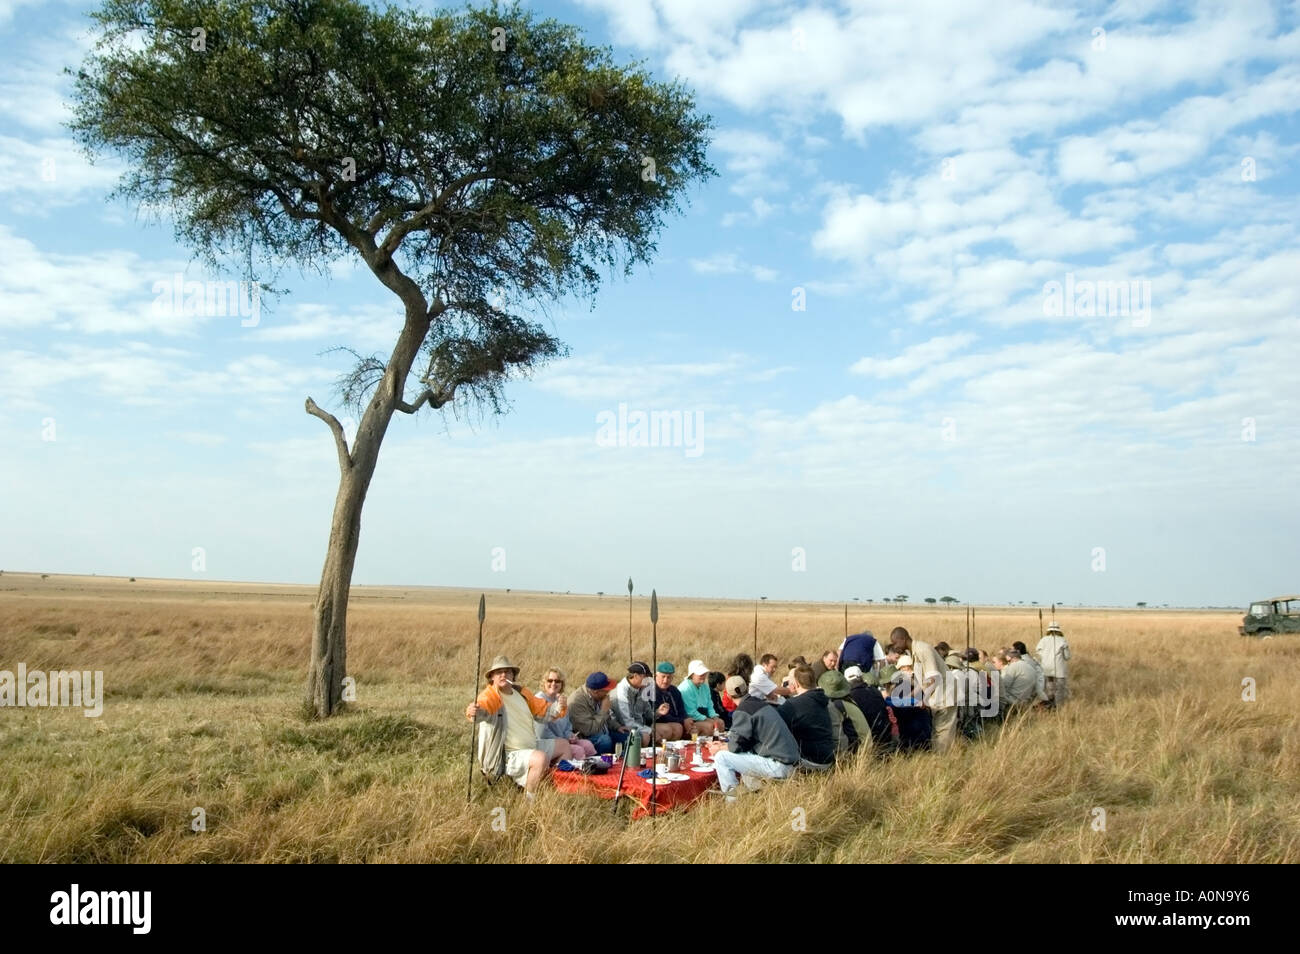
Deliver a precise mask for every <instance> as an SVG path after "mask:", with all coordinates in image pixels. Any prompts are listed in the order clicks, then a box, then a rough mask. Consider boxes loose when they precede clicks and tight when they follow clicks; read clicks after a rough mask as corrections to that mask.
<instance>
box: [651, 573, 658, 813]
mask: <svg viewBox="0 0 1300 954" xmlns="http://www.w3.org/2000/svg"><path fill="white" fill-rule="evenodd" d="M650 658H651V659H652V660H653V662H652V663H651V668H650V678H651V679H653V678H655V673H657V672H659V596H658V594H656V593H655V591H654V590H653V589H651V590H650ZM653 685H654V684H653V683H651V686H653ZM658 698H659V693H658V692H657V691H656V690H655V689H654V688H652V689H651V690H650V701H651V704H652V705H653V704H654V703H655V702H656V701H657V700H658ZM656 710H657V707H656ZM657 741H658V737H657V736H656V734H655V723H654V713H653V712H652V713H651V717H650V819H651V821H653V820H654V817H655V808H656V801H655V798H656V796H657V795H658V793H659V785H658V782H659V770H658V769H657V768H656V766H657V765H658V764H659V760H658V759H657V758H656V757H655V743H656V742H657Z"/></svg>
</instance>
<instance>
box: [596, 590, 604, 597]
mask: <svg viewBox="0 0 1300 954" xmlns="http://www.w3.org/2000/svg"><path fill="white" fill-rule="evenodd" d="M596 595H597V596H604V595H605V591H604V590H597V591H596Z"/></svg>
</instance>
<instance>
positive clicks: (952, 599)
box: [939, 596, 957, 603]
mask: <svg viewBox="0 0 1300 954" xmlns="http://www.w3.org/2000/svg"><path fill="white" fill-rule="evenodd" d="M939 602H940V603H956V602H957V597H955V596H941V597H939Z"/></svg>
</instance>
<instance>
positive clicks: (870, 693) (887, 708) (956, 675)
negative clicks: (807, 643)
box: [465, 622, 1070, 800]
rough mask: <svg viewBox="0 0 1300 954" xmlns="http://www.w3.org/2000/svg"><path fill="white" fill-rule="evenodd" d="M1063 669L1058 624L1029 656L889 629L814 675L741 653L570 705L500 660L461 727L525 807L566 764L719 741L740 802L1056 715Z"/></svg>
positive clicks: (560, 688) (546, 677) (725, 780)
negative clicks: (777, 787)
mask: <svg viewBox="0 0 1300 954" xmlns="http://www.w3.org/2000/svg"><path fill="white" fill-rule="evenodd" d="M1069 660H1070V645H1069V643H1068V642H1067V640H1066V639H1065V634H1064V633H1063V632H1062V631H1061V627H1060V626H1059V625H1058V624H1057V623H1055V622H1053V623H1052V624H1051V625H1049V626H1048V628H1047V631H1046V633H1045V634H1044V635H1043V637H1042V638H1041V639H1040V640H1039V642H1038V645H1037V647H1036V648H1035V651H1034V653H1030V652H1029V651H1028V649H1027V648H1026V646H1025V644H1024V643H1023V642H1015V643H1012V644H1011V645H1010V646H1007V647H1005V648H1003V649H1000V650H998V651H997V652H995V653H992V654H989V653H985V652H984V651H982V650H979V649H975V648H970V649H968V650H965V651H960V650H957V649H953V648H951V647H950V646H948V644H947V643H944V642H939V643H935V644H933V645H932V644H930V643H928V642H925V641H924V640H920V639H914V638H913V637H912V636H911V634H910V633H909V632H908V631H907V630H906V629H905V628H904V627H902V626H897V627H895V628H894V629H893V630H892V631H891V632H890V635H889V641H888V643H882V641H880V640H877V639H876V638H875V636H873V635H872V634H871V633H870V632H863V633H856V634H854V635H852V636H849V637H847V638H846V639H845V640H844V641H843V642H842V643H841V644H840V646H839V647H838V648H837V649H827V650H826V651H825V652H823V653H822V654H821V656H820V657H819V658H818V659H817V660H815V661H814V662H813V663H811V664H810V663H808V662H807V660H806V659H805V658H804V657H803V656H796V657H794V658H793V659H791V660H789V661H788V662H787V663H785V665H784V666H783V665H782V663H781V661H780V659H779V658H778V657H777V656H776V655H774V654H772V653H766V654H764V655H762V656H761V657H760V658H759V659H758V661H757V662H755V661H754V660H753V659H752V658H751V657H750V656H749V655H748V654H746V653H740V654H739V655H737V656H735V657H734V658H733V659H732V660H731V662H730V664H729V665H728V666H726V667H725V671H724V670H713V669H710V668H709V667H708V666H707V665H705V663H704V661H703V660H701V659H693V660H691V661H690V663H689V664H688V665H687V667H686V675H685V676H684V677H682V679H681V680H680V681H679V682H676V683H674V679H675V677H676V673H677V670H676V667H675V666H674V665H673V664H672V663H671V662H668V661H662V662H659V663H657V664H656V666H655V668H654V670H653V671H652V670H651V668H650V666H648V665H647V664H646V663H644V662H640V661H633V662H632V663H630V664H629V665H628V667H627V673H626V675H625V676H624V677H623V678H622V679H621V680H619V681H618V682H617V683H615V682H614V681H613V680H612V679H611V678H610V677H609V676H607V675H606V674H605V673H603V672H593V673H591V674H590V675H588V676H587V677H586V679H585V680H584V682H583V684H582V685H581V686H579V687H578V688H577V689H575V690H573V692H572V693H571V694H570V693H568V692H566V684H567V679H566V676H565V674H564V672H563V671H562V670H560V669H558V668H555V667H552V668H550V669H548V670H546V672H545V673H543V675H542V688H541V689H540V690H538V691H537V692H536V693H534V694H531V695H530V694H529V692H528V690H527V689H525V688H524V687H523V686H521V685H519V683H518V678H519V667H518V666H516V665H515V664H514V663H512V662H511V661H510V660H509V659H508V658H506V657H505V656H498V657H497V658H496V659H494V660H493V662H492V665H491V666H490V667H489V668H488V670H487V673H486V678H487V685H486V687H485V688H484V689H483V691H482V692H480V693H479V695H478V698H477V699H476V700H475V702H474V703H472V704H471V705H469V706H468V707H467V708H466V710H465V715H466V718H467V719H469V720H470V721H472V722H475V723H476V724H477V725H478V742H477V753H478V759H479V763H480V765H481V767H482V769H483V772H484V773H485V774H486V775H487V776H488V777H489V778H491V779H493V780H495V779H497V778H500V777H501V776H503V775H505V776H509V777H510V778H512V779H513V780H514V781H515V782H517V783H518V784H519V785H520V786H522V787H523V788H524V791H525V792H526V793H527V794H528V796H529V797H532V794H533V792H535V791H536V788H537V785H538V784H539V783H540V782H541V780H542V778H543V777H544V776H545V774H546V772H547V770H548V768H549V767H550V766H552V765H554V764H555V763H557V762H558V761H559V760H560V759H565V758H570V757H583V756H592V755H599V754H606V753H610V752H613V751H615V750H616V748H617V747H619V746H622V745H624V744H626V743H627V741H628V739H629V738H631V737H632V734H633V733H636V734H637V736H638V737H639V741H640V743H641V744H642V745H649V744H651V741H652V740H654V741H655V742H656V743H658V742H668V741H675V740H678V739H683V738H692V737H696V736H698V737H703V738H711V737H712V736H715V735H720V734H722V733H724V732H725V733H726V736H727V738H726V741H710V742H709V743H708V746H709V751H710V753H711V755H712V759H713V763H714V765H715V766H716V769H717V777H718V785H719V787H720V788H721V790H722V793H723V795H724V796H725V797H726V798H727V799H728V800H734V799H735V797H736V796H737V794H739V789H740V786H741V785H742V783H743V785H744V786H745V787H746V788H748V789H754V788H757V787H759V786H761V785H762V780H763V779H784V778H789V777H790V776H791V775H793V774H794V773H795V772H796V771H807V772H826V771H829V770H830V769H831V768H832V767H833V766H834V765H835V763H836V761H837V760H838V759H842V758H846V757H851V756H854V755H856V754H858V753H864V752H872V753H875V754H878V755H883V754H887V753H890V752H894V751H903V752H910V751H915V750H920V749H932V750H934V751H938V752H945V751H947V750H949V749H950V748H952V746H953V744H954V743H955V741H956V739H957V736H958V734H961V735H963V736H964V737H968V738H973V737H976V736H978V735H979V734H980V733H981V732H982V731H983V730H984V728H985V726H986V725H988V724H989V723H990V721H995V722H1000V721H1003V720H1005V719H1007V718H1009V717H1015V716H1016V715H1017V714H1018V713H1021V712H1024V711H1026V710H1028V709H1032V708H1035V707H1044V708H1054V707H1058V706H1060V705H1062V704H1063V703H1064V702H1065V700H1066V698H1067V695H1068V692H1067V683H1068V675H1069V673H1068V664H1069ZM781 671H784V675H783V676H781V677H780V681H778V673H779V672H781Z"/></svg>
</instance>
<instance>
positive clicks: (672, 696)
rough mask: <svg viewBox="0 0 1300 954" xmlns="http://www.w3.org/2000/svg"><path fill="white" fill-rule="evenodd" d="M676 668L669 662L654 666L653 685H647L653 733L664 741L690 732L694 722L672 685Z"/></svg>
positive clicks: (676, 738) (681, 736) (678, 737)
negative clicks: (653, 721) (652, 711)
mask: <svg viewBox="0 0 1300 954" xmlns="http://www.w3.org/2000/svg"><path fill="white" fill-rule="evenodd" d="M676 671H677V668H676V667H675V666H674V665H673V664H672V663H670V662H668V661H666V660H665V661H664V662H661V663H660V664H659V665H658V666H656V667H655V681H654V685H653V686H651V687H649V689H648V692H649V695H650V705H651V707H652V708H653V709H654V711H655V735H656V736H657V737H658V738H660V739H662V740H663V741H665V742H676V741H677V740H678V739H681V738H683V737H685V736H688V735H690V734H691V728H692V726H694V724H695V722H694V720H693V719H691V717H690V716H689V715H688V714H687V712H686V703H685V702H683V701H682V694H681V693H680V692H678V691H677V687H676V686H674V685H673V673H675V672H676Z"/></svg>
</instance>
